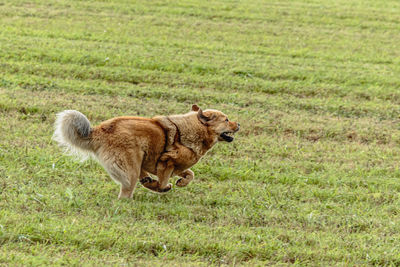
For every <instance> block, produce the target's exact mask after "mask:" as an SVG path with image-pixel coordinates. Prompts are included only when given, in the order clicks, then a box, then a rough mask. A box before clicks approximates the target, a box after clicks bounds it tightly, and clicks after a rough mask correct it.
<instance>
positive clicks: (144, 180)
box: [140, 176, 156, 184]
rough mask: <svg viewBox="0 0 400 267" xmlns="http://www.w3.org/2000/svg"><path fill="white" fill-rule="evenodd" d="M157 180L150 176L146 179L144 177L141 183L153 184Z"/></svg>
mask: <svg viewBox="0 0 400 267" xmlns="http://www.w3.org/2000/svg"><path fill="white" fill-rule="evenodd" d="M155 181H156V180H154V179H153V178H151V177H149V176H146V177H143V178H142V179H140V183H141V184H148V183H153V182H155Z"/></svg>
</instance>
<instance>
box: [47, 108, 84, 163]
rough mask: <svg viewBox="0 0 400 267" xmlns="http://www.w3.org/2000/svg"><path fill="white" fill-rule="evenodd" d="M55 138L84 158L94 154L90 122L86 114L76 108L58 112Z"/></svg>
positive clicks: (61, 144)
mask: <svg viewBox="0 0 400 267" xmlns="http://www.w3.org/2000/svg"><path fill="white" fill-rule="evenodd" d="M54 128H55V131H54V135H53V139H54V140H56V141H57V142H58V144H59V145H60V146H62V147H64V148H65V150H66V151H67V152H69V154H74V155H76V156H78V157H80V158H81V159H82V160H85V159H87V158H88V157H89V156H90V155H91V154H92V144H91V133H92V128H91V127H90V122H89V120H88V119H87V118H86V116H85V115H83V114H82V113H80V112H79V111H76V110H64V111H62V112H60V113H58V114H57V118H56V122H55V123H54Z"/></svg>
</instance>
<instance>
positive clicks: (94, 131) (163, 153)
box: [53, 105, 240, 198]
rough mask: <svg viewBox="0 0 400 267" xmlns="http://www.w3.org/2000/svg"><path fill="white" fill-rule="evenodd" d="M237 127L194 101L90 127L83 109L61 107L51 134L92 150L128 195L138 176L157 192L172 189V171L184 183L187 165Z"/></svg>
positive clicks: (73, 147) (71, 146)
mask: <svg viewBox="0 0 400 267" xmlns="http://www.w3.org/2000/svg"><path fill="white" fill-rule="evenodd" d="M239 127H240V125H239V123H236V122H231V121H229V120H228V118H227V116H226V115H225V114H223V113H222V112H221V111H218V110H213V109H208V110H205V111H204V112H203V111H202V110H201V109H200V108H199V107H198V106H197V105H193V106H192V111H191V112H189V113H186V114H183V115H172V116H158V117H154V118H152V119H149V118H139V117H117V118H113V119H110V120H107V121H105V122H103V123H101V124H100V125H99V126H96V127H94V128H91V126H90V123H89V120H88V119H87V118H86V117H85V115H83V114H82V113H80V112H78V111H75V110H66V111H63V112H61V113H59V114H57V119H56V122H55V132H54V136H53V138H54V139H55V140H56V141H57V142H58V143H59V144H60V145H61V146H64V147H65V148H66V149H67V150H69V151H70V152H76V153H77V154H78V155H81V156H94V158H96V159H97V160H98V161H99V162H100V164H101V165H102V166H103V167H104V168H105V169H106V170H107V172H108V173H109V174H110V176H111V177H112V178H113V179H114V180H115V181H116V182H117V183H119V184H121V190H120V193H119V198H130V197H132V194H133V191H134V189H135V186H136V183H137V181H138V179H140V181H141V183H142V184H143V185H144V186H145V187H146V188H148V189H151V190H153V191H155V192H159V193H162V192H167V191H169V190H170V189H171V187H172V185H171V184H169V183H168V180H169V178H170V177H171V176H172V175H178V176H180V177H181V178H180V179H179V180H178V181H177V183H176V185H177V186H186V185H188V184H189V183H190V181H191V180H192V179H193V178H194V173H193V172H192V171H191V170H190V169H189V168H190V167H192V166H193V165H194V164H196V163H197V162H198V161H199V160H200V158H201V157H202V156H204V155H205V154H206V153H207V151H208V150H209V149H210V148H212V147H213V146H214V145H215V144H216V143H217V142H218V141H226V142H232V141H233V137H232V136H230V134H231V133H234V132H236V131H238V130H239ZM149 173H151V174H154V175H156V176H158V180H154V179H152V178H150V176H149Z"/></svg>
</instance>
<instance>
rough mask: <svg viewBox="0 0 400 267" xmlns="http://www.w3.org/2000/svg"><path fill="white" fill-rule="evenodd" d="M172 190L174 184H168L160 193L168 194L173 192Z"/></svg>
mask: <svg viewBox="0 0 400 267" xmlns="http://www.w3.org/2000/svg"><path fill="white" fill-rule="evenodd" d="M171 189H172V184H171V183H169V184H167V186H166V187H165V188H163V189H159V190H158V192H160V193H166V192H168V191H169V190H171Z"/></svg>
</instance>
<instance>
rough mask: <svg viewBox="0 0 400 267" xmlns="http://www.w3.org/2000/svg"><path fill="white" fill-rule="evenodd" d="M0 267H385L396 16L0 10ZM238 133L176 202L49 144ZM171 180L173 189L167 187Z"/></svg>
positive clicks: (83, 5)
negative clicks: (157, 128)
mask: <svg viewBox="0 0 400 267" xmlns="http://www.w3.org/2000/svg"><path fill="white" fill-rule="evenodd" d="M0 20H1V23H0V137H1V138H0V177H1V178H0V265H20V266H22V265H63V264H64V265H67V266H73V265H76V266H78V265H79V266H80V265H85V266H86V265H90V266H99V265H115V266H132V265H135V264H137V265H144V266H182V265H190V266H197V265H198V266H203V265H229V266H238V265H253V266H265V265H279V266H282V265H291V264H299V265H303V266H332V265H334V266H363V265H393V266H399V265H400V243H399V238H400V216H399V215H400V170H399V160H400V146H399V144H400V129H399V125H400V120H399V119H400V90H399V88H400V50H399V44H400V34H399V30H400V2H399V1H366V0H365V1H361V0H351V1H350V0H335V1H333V0H323V1H317V0H294V1H213V2H208V1H200V0H192V1H128V0H121V1H117V0H114V1H89V0H85V1H65V0H58V1H45V0H36V1H35V0H30V1H25V0H13V1H5V0H0ZM193 103H197V104H199V105H200V106H201V107H202V108H216V109H220V110H222V111H224V112H225V113H226V114H228V115H229V117H230V118H231V119H232V120H237V121H239V122H240V123H241V126H242V128H241V131H240V132H239V133H238V134H237V138H236V140H235V141H234V142H233V143H231V144H218V145H217V146H216V147H215V148H214V149H213V150H212V151H211V152H209V153H208V154H207V155H206V157H205V158H204V159H203V160H202V161H201V162H200V163H199V164H197V165H196V166H195V167H194V168H193V170H194V172H195V174H196V178H195V180H194V182H193V183H192V184H190V185H189V186H188V187H186V188H176V187H175V188H173V190H172V191H170V192H169V193H167V194H165V195H157V194H154V193H151V192H150V191H148V190H146V189H144V188H143V187H142V186H140V185H138V187H137V189H136V191H135V194H134V197H133V199H131V200H121V201H119V200H117V195H118V191H119V186H117V185H116V184H115V183H114V182H113V181H112V180H111V179H110V178H109V176H108V175H107V174H106V172H105V171H104V170H103V169H102V168H101V167H100V166H99V165H98V164H97V163H96V162H94V161H87V162H84V163H80V162H78V161H76V160H74V159H73V158H71V157H68V156H65V155H63V154H62V151H61V150H60V148H58V147H57V145H56V144H55V143H54V142H53V141H52V140H51V135H52V131H53V129H52V127H53V126H52V125H53V123H54V119H55V113H57V112H59V111H61V110H64V109H76V110H79V111H81V112H83V113H84V114H86V115H87V116H88V118H89V119H90V120H91V122H92V124H94V125H95V124H97V123H99V122H101V121H103V120H105V119H108V118H111V117H114V116H119V115H138V116H149V117H150V116H155V115H160V114H172V113H185V112H187V111H188V110H189V109H190V107H191V104H193ZM175 179H176V178H174V180H175Z"/></svg>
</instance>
